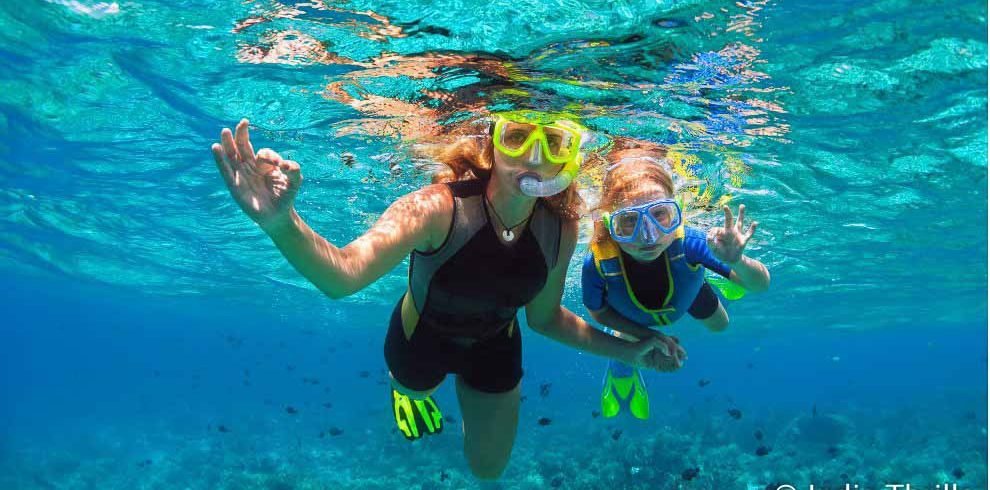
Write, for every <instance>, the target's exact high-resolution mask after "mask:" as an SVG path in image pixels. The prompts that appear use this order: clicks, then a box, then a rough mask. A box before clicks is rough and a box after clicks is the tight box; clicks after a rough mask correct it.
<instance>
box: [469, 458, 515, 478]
mask: <svg viewBox="0 0 990 490" xmlns="http://www.w3.org/2000/svg"><path fill="white" fill-rule="evenodd" d="M509 454H511V451H510V452H509V453H507V454H505V455H498V456H492V455H485V456H481V455H475V456H468V466H469V467H471V473H473V474H474V476H475V478H478V479H479V480H497V479H498V478H499V477H500V476H502V473H503V472H504V471H505V467H506V466H508V465H509Z"/></svg>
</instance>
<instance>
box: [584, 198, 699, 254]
mask: <svg viewBox="0 0 990 490" xmlns="http://www.w3.org/2000/svg"><path fill="white" fill-rule="evenodd" d="M602 221H604V222H605V228H607V229H608V233H609V235H611V236H612V239H613V240H615V241H616V242H618V243H633V242H639V243H643V244H647V245H653V244H655V243H657V242H659V241H660V239H661V238H663V236H664V235H669V234H671V233H673V232H674V231H675V230H677V228H678V227H679V226H681V221H682V215H681V205H680V204H679V203H678V202H677V200H675V199H669V198H664V199H657V200H655V201H650V202H647V203H644V204H640V205H638V206H629V207H626V208H622V209H619V210H616V211H615V212H613V213H605V214H603V215H602Z"/></svg>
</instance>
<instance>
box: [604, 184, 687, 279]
mask: <svg viewBox="0 0 990 490" xmlns="http://www.w3.org/2000/svg"><path fill="white" fill-rule="evenodd" d="M665 198H670V195H669V194H668V193H667V191H666V189H664V188H663V187H662V186H660V185H649V186H642V187H641V188H640V189H638V190H637V192H635V193H632V194H626V195H623V196H620V197H619V199H618V200H617V201H616V203H615V206H614V208H613V209H612V210H610V212H613V213H614V212H615V211H616V210H619V209H623V208H627V207H630V206H639V205H641V204H645V203H648V202H650V201H655V200H657V199H665ZM646 227H650V229H649V230H647V229H646ZM647 232H652V233H653V235H654V236H657V237H659V239H658V240H657V241H656V243H652V244H650V243H644V242H643V237H644V235H645V234H646V233H647ZM673 242H674V234H673V233H669V234H668V233H664V232H663V231H661V230H660V229H659V228H657V227H656V225H654V224H653V222H651V221H650V220H648V219H647V220H643V222H642V224H641V227H640V230H639V236H637V237H636V240H635V241H632V242H629V243H618V245H619V248H621V249H622V251H623V252H625V253H627V254H629V256H631V257H632V258H634V259H636V260H637V261H639V262H651V261H653V260H656V259H657V258H658V257H660V254H662V253H663V252H664V251H665V250H667V247H669V246H670V244H671V243H673Z"/></svg>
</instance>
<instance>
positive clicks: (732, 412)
mask: <svg viewBox="0 0 990 490" xmlns="http://www.w3.org/2000/svg"><path fill="white" fill-rule="evenodd" d="M729 416H730V417H732V418H734V419H736V420H739V419H741V418H742V410H739V409H738V408H730V409H729Z"/></svg>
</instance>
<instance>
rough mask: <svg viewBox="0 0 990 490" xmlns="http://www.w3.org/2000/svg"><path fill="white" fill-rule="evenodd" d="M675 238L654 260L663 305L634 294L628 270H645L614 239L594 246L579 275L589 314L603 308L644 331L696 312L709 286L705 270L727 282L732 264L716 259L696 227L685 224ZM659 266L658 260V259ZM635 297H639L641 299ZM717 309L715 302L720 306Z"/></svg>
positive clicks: (702, 234) (635, 292) (676, 232)
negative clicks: (633, 261) (637, 268)
mask: <svg viewBox="0 0 990 490" xmlns="http://www.w3.org/2000/svg"><path fill="white" fill-rule="evenodd" d="M674 233H675V236H676V238H675V239H674V241H673V243H671V244H670V247H668V248H667V250H665V251H664V252H663V254H661V255H660V257H658V258H657V259H656V260H657V261H664V262H663V263H662V264H657V265H661V266H665V267H660V268H659V269H658V270H662V271H664V272H666V273H665V274H663V273H660V274H658V277H656V280H657V281H660V283H659V287H658V288H650V289H651V290H653V291H654V292H655V291H662V295H663V298H659V299H662V301H657V300H654V299H652V298H646V297H645V296H644V292H643V291H634V288H633V286H632V284H631V281H630V280H629V277H630V275H631V274H630V268H632V267H638V266H641V264H637V263H631V262H632V261H631V259H630V258H629V257H628V256H625V257H624V255H625V254H623V253H622V250H621V249H620V248H619V246H618V245H617V244H616V243H615V242H613V241H612V240H607V241H605V242H604V243H601V244H594V243H593V244H592V245H591V252H590V253H589V254H588V255H587V256H586V257H585V259H584V269H583V271H582V274H581V283H582V297H583V300H584V305H585V306H586V307H587V308H588V309H589V310H591V311H596V310H600V309H602V308H604V307H605V306H609V307H611V308H612V309H613V310H615V311H617V312H618V313H619V314H620V315H622V316H624V317H626V318H627V319H629V320H630V321H632V322H635V323H636V324H638V325H641V326H644V327H653V326H664V325H670V324H671V323H673V322H675V321H677V319H679V318H680V317H681V316H683V315H684V313H686V312H688V310H689V309H692V304H694V302H695V299H696V298H698V297H699V293H702V292H705V290H708V291H709V293H710V287H709V286H708V285H707V283H706V282H705V269H706V268H707V269H710V270H711V271H713V272H715V273H717V274H719V275H721V276H723V277H725V278H728V277H729V274H730V272H731V270H730V268H729V266H728V265H726V264H725V263H724V262H722V261H720V260H718V259H717V258H715V256H714V255H713V254H712V251H711V249H709V248H708V242H707V239H706V236H705V233H704V232H703V231H701V230H699V229H697V228H692V227H687V226H682V227H680V228H678V229H677V230H676V231H675V232H674ZM654 262H656V261H654ZM637 294H639V295H640V296H639V297H637ZM716 306H717V303H716Z"/></svg>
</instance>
